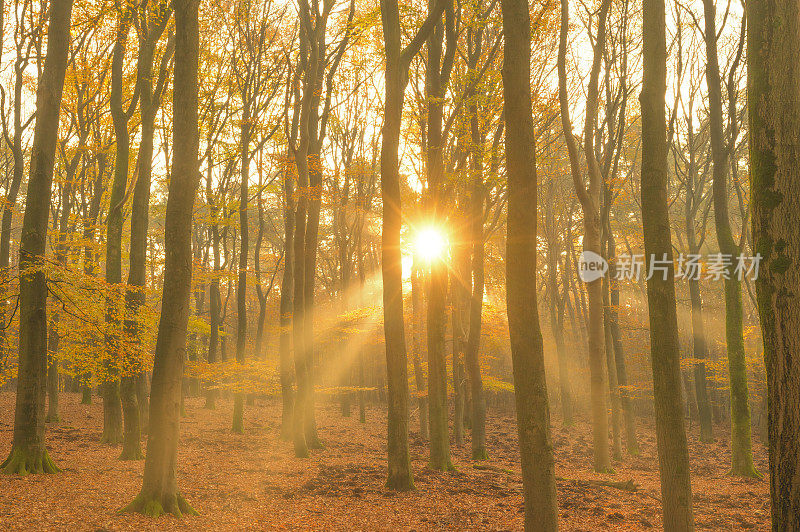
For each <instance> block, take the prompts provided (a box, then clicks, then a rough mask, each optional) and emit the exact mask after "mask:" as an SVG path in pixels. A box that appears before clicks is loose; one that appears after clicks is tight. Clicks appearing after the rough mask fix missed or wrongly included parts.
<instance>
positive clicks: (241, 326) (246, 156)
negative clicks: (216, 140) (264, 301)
mask: <svg viewBox="0 0 800 532" xmlns="http://www.w3.org/2000/svg"><path fill="white" fill-rule="evenodd" d="M240 142H241V144H240V156H241V158H242V171H241V181H240V183H239V238H240V239H239V242H240V248H239V279H238V282H237V283H236V362H237V363H238V364H244V362H245V349H246V347H247V256H248V247H249V244H250V242H249V239H248V237H249V232H248V224H247V199H248V194H249V191H248V179H249V177H250V176H249V174H250V108H249V105H248V104H247V103H245V108H244V110H243V111H242V125H241V138H240ZM257 259H258V257H256V260H257ZM232 430H233V432H235V433H238V434H241V433H242V432H244V393H243V392H242V391H237V392H236V394H234V398H233V428H232Z"/></svg>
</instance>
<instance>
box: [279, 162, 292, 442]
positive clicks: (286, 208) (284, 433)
mask: <svg viewBox="0 0 800 532" xmlns="http://www.w3.org/2000/svg"><path fill="white" fill-rule="evenodd" d="M293 166H294V162H293V161H287V162H286V164H285V165H284V170H283V195H284V200H283V201H284V203H283V226H284V232H285V234H284V240H283V277H282V279H281V300H280V313H281V316H280V327H281V332H280V338H279V350H280V353H279V357H280V372H281V375H280V378H281V400H282V404H283V410H282V414H281V438H283V439H285V440H289V439H291V437H292V409H293V407H294V391H293V390H292V358H291V357H292V337H291V330H290V327H291V326H292V290H293V288H294V275H293V273H294V249H293V248H294V198H293V196H294V186H293V184H292V183H293V180H294V176H293V175H292V168H293Z"/></svg>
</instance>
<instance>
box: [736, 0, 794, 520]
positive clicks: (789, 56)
mask: <svg viewBox="0 0 800 532" xmlns="http://www.w3.org/2000/svg"><path fill="white" fill-rule="evenodd" d="M799 7H800V6H798V2H797V0H751V1H749V2H747V4H746V9H747V24H748V26H749V27H748V28H747V35H748V39H747V102H748V116H749V124H750V127H749V132H748V133H749V134H748V139H749V143H750V165H751V166H750V185H751V195H750V197H751V198H752V207H753V226H752V227H753V247H754V249H755V251H756V253H759V254H760V255H761V264H760V265H759V274H758V279H757V280H756V291H757V294H758V310H759V315H760V317H761V331H762V337H763V341H764V362H765V364H766V368H767V396H768V404H769V419H768V425H769V428H768V433H769V470H770V496H771V499H772V530H773V531H774V532H779V531H781V532H783V531H790V532H795V531H797V530H800V475H799V473H800V416H798V412H800V364H798V363H797V355H798V353H800V305H798V301H797V294H798V293H800V270H798V268H797V260H798V256H800V233H798V231H797V222H796V220H797V209H798V206H800V175H798V173H799V172H800V152H798V146H800V72H798V69H797V62H796V58H797V50H798V49H800V24H798V8H799Z"/></svg>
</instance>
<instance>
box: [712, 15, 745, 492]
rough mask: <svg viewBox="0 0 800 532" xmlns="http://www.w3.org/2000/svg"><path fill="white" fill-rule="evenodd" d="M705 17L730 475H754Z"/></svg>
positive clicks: (737, 286) (717, 93)
mask: <svg viewBox="0 0 800 532" xmlns="http://www.w3.org/2000/svg"><path fill="white" fill-rule="evenodd" d="M703 13H704V15H705V44H706V82H707V86H708V109H709V117H710V123H711V156H712V159H713V161H714V165H713V173H712V177H713V186H712V190H713V199H714V223H715V226H716V230H717V242H718V244H719V251H720V253H722V254H724V255H728V256H730V258H731V260H730V266H729V267H728V268H727V274H726V277H727V278H726V279H725V281H724V285H725V340H726V343H727V352H728V371H729V372H730V386H731V472H732V473H734V474H735V475H740V476H745V477H754V476H758V473H757V472H756V470H755V466H754V465H753V450H752V443H751V438H750V431H751V429H750V404H749V402H748V391H747V364H746V362H745V353H744V329H743V323H742V314H743V310H742V285H741V281H739V279H737V277H736V276H737V274H736V273H735V271H734V269H735V267H736V263H737V258H738V256H739V253H740V251H741V250H740V249H739V246H738V245H737V244H736V242H735V241H734V239H733V233H732V231H731V222H730V218H729V216H728V169H727V165H728V157H727V150H731V149H733V148H734V147H733V146H728V147H727V148H726V146H725V139H724V133H723V125H722V88H721V82H720V77H719V60H718V58H717V30H716V21H715V18H716V8H715V6H714V0H703Z"/></svg>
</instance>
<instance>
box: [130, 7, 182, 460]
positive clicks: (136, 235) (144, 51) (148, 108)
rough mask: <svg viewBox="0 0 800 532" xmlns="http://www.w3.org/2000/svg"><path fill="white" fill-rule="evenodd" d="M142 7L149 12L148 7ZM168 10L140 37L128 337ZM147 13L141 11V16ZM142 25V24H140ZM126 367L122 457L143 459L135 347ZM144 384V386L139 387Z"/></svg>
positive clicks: (141, 262) (143, 254)
mask: <svg viewBox="0 0 800 532" xmlns="http://www.w3.org/2000/svg"><path fill="white" fill-rule="evenodd" d="M145 13H147V14H150V11H149V10H145ZM171 13H172V10H171V9H165V13H163V14H162V13H159V15H160V16H159V18H158V19H156V20H152V21H151V20H147V21H146V22H145V24H150V27H149V28H147V29H148V30H149V31H148V32H147V34H146V35H145V36H142V38H141V40H140V41H139V60H138V65H137V69H138V70H139V72H138V78H139V102H140V106H141V107H140V109H141V112H140V114H141V122H142V138H141V142H140V143H139V158H138V161H137V164H138V177H137V178H136V185H135V187H134V189H133V201H132V204H131V242H130V253H129V255H130V258H129V262H130V266H129V269H128V288H127V290H126V292H125V306H126V310H127V316H126V320H125V330H126V334H127V335H128V337H129V339H130V341H132V342H137V343H138V341H137V337H138V335H139V334H140V324H139V312H140V308H141V307H142V306H143V305H144V304H145V303H146V294H145V286H146V283H147V231H148V227H149V206H150V184H151V178H152V173H153V142H154V134H155V120H156V112H157V111H158V108H159V106H160V104H161V92H162V90H163V87H164V84H165V83H166V71H167V64H168V61H169V57H170V56H171V54H172V46H173V45H174V42H173V41H172V39H170V42H168V43H167V49H166V50H165V51H164V56H163V57H162V61H161V68H160V70H159V76H158V81H157V87H156V88H155V91H154V88H153V56H154V52H155V47H156V43H157V42H158V40H159V39H160V38H161V34H162V33H163V32H164V29H165V28H166V25H167V20H168V19H169V18H170V14H171ZM145 16H147V15H144V16H143V18H144V17H145ZM143 27H146V26H144V24H143ZM137 355H138V356H137V357H136V360H134V361H133V362H134V363H133V364H132V367H131V368H130V369H129V373H128V374H125V375H123V376H122V380H121V383H120V392H121V398H122V408H123V414H124V416H123V417H124V422H125V423H124V425H125V431H124V435H123V437H124V441H123V443H122V455H121V456H120V458H121V459H123V460H141V459H142V458H144V455H143V454H142V449H141V427H142V421H143V419H145V418H143V416H141V413H142V407H143V406H144V405H142V404H140V402H146V399H147V397H146V393H142V392H146V383H145V382H143V381H145V379H146V377H145V375H144V367H143V365H142V361H141V357H143V356H144V353H138V354H137ZM142 388H145V389H144V390H142Z"/></svg>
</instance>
